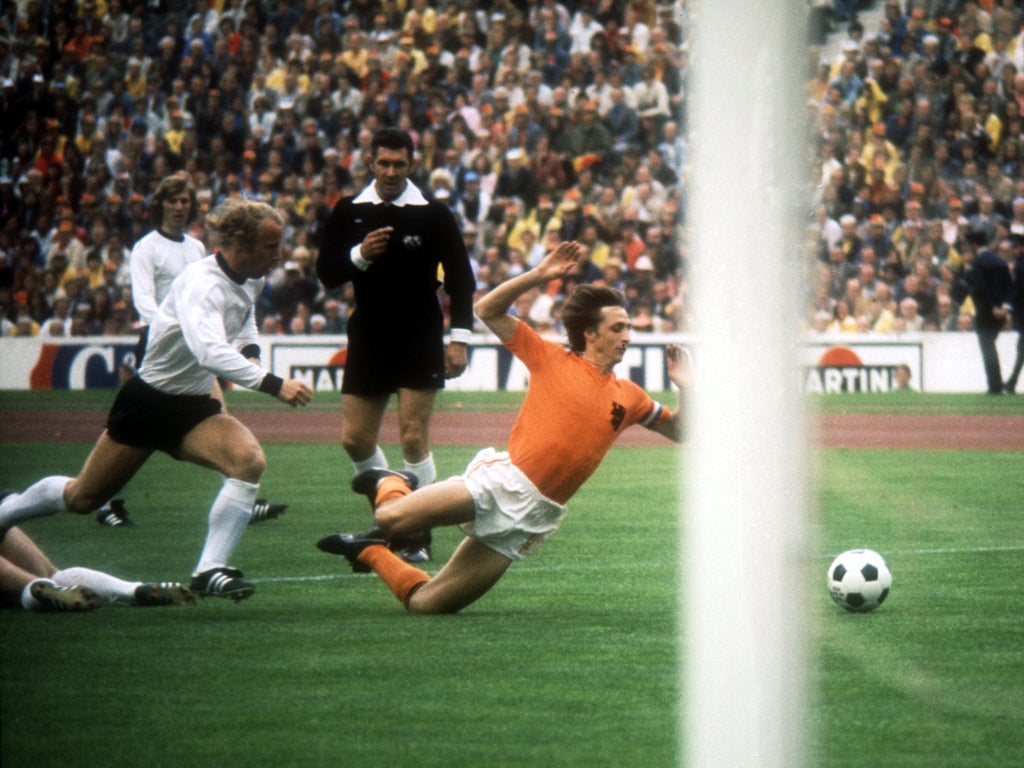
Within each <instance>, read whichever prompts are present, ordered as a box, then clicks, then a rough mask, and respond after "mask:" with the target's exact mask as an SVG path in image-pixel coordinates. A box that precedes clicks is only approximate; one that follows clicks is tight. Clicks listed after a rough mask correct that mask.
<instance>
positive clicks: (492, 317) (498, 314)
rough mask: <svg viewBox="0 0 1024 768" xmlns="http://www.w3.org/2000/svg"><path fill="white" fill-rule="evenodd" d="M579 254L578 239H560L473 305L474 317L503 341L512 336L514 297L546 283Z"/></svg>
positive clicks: (562, 272)
mask: <svg viewBox="0 0 1024 768" xmlns="http://www.w3.org/2000/svg"><path fill="white" fill-rule="evenodd" d="M579 257H580V244H579V243H577V242H563V243H559V244H558V247H556V248H555V249H554V250H552V251H549V252H548V253H547V254H546V255H545V256H544V258H543V259H541V261H540V263H539V264H538V265H537V266H536V267H534V268H533V269H531V270H528V271H527V272H523V273H522V274H521V275H517V276H516V277H513V278H512V279H511V280H507V281H505V282H504V283H501V284H500V285H498V286H497V287H496V288H494V290H492V291H491V292H490V293H488V294H487V295H485V296H484V297H483V298H481V299H480V300H479V301H477V303H476V304H475V305H474V306H473V309H474V310H476V315H477V317H479V318H480V320H481V321H482V322H483V323H484V325H486V326H487V327H488V328H489V329H490V330H491V332H492V333H494V335H495V336H497V337H498V339H499V340H500V341H501V342H502V343H503V344H504V343H506V342H508V341H510V340H511V339H512V336H513V335H514V334H515V332H516V327H517V326H518V325H519V319H518V318H516V317H513V316H512V315H510V314H509V313H508V311H509V309H510V308H511V307H512V305H513V304H514V303H515V301H516V299H518V298H519V297H520V296H522V295H523V294H524V293H526V292H527V291H528V290H530V289H531V288H537V287H539V286H542V285H545V284H546V283H547V282H548V281H549V280H554V279H556V278H559V277H562V276H564V275H566V274H567V273H568V272H569V270H571V269H572V268H573V266H574V265H575V264H576V262H577V261H578V260H579Z"/></svg>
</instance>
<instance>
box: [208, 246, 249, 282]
mask: <svg viewBox="0 0 1024 768" xmlns="http://www.w3.org/2000/svg"><path fill="white" fill-rule="evenodd" d="M214 256H215V257H216V258H217V265H218V266H219V267H220V268H221V271H222V272H223V273H224V274H225V275H227V276H228V277H229V278H230V279H231V282H233V283H235V284H236V285H243V284H244V283H245V280H246V278H245V275H240V274H238V273H237V272H235V270H233V269H232V268H231V266H230V265H229V264H228V262H227V259H225V258H224V256H223V255H221V252H220V251H217V252H216V253H215V254H214Z"/></svg>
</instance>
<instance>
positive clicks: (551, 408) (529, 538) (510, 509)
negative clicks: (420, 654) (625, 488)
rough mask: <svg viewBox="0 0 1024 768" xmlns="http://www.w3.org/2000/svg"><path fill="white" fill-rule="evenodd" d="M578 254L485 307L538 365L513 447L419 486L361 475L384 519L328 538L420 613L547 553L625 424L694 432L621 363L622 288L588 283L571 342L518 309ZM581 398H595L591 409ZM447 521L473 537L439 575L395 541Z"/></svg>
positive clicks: (451, 603) (484, 588)
mask: <svg viewBox="0 0 1024 768" xmlns="http://www.w3.org/2000/svg"><path fill="white" fill-rule="evenodd" d="M578 253H579V246H578V244H575V243H562V244H561V245H559V247H558V248H557V249H556V250H554V251H552V252H551V253H549V254H548V255H547V256H545V258H544V259H543V260H542V261H541V263H540V265H538V266H537V267H535V268H534V269H532V270H530V271H529V272H526V273H524V274H521V275H519V276H517V277H515V278H512V279H511V280H509V281H507V282H505V283H503V284H501V285H500V286H498V287H497V288H496V289H495V290H494V291H492V292H490V293H488V294H487V295H486V296H484V297H483V298H481V299H480V300H479V301H477V303H476V305H475V306H476V313H477V315H478V316H479V317H480V318H481V320H483V322H484V323H486V325H487V327H488V328H489V329H490V330H491V331H492V332H493V333H494V334H496V335H497V337H498V339H499V340H500V341H501V342H502V343H503V344H504V345H506V346H507V347H508V348H509V349H510V350H511V351H512V352H513V353H514V354H515V355H516V356H517V357H518V358H519V359H520V360H522V361H523V362H524V364H526V365H527V367H528V368H529V369H530V372H531V376H530V386H529V390H528V392H527V395H526V401H525V403H524V405H523V407H522V409H521V411H520V414H519V417H518V419H517V423H516V426H514V427H513V430H512V438H511V442H510V444H509V450H508V452H507V453H498V452H496V451H494V449H491V448H488V449H485V450H484V451H481V452H480V453H479V454H478V455H477V457H476V458H475V459H474V460H473V461H472V462H471V463H470V465H469V466H468V468H467V469H466V472H465V474H463V475H462V476H461V477H455V478H451V479H449V480H447V481H445V482H443V483H439V484H437V485H433V486H428V487H425V488H421V489H419V490H417V483H416V479H415V476H413V475H411V474H410V473H407V472H392V471H388V470H369V471H367V472H364V473H361V474H359V475H357V476H356V477H355V478H354V479H353V483H352V487H353V490H355V491H356V492H357V493H363V494H365V495H366V496H367V497H368V498H369V499H370V501H371V503H372V505H373V507H374V525H375V527H374V528H373V529H372V530H370V531H368V532H366V533H363V534H356V535H350V534H332V535H329V536H325V537H324V538H322V539H321V540H320V541H319V542H317V546H318V548H320V549H321V550H322V551H325V552H328V553H332V554H337V555H342V556H344V557H345V558H346V559H348V560H349V561H350V562H351V563H352V565H353V568H354V569H355V568H358V569H362V570H365V569H366V568H367V567H369V568H371V569H373V570H374V571H376V572H377V574H378V575H379V576H380V577H381V579H382V580H383V581H384V583H385V584H386V585H387V586H388V588H389V589H390V590H391V591H392V593H393V594H394V595H395V597H397V598H398V600H399V601H400V602H401V603H402V605H403V606H405V608H406V610H408V611H409V612H410V613H421V614H438V613H456V612H458V611H460V610H461V609H463V608H465V607H466V606H468V605H470V604H471V603H473V602H474V601H476V600H477V599H479V598H480V597H482V596H483V595H484V594H486V593H487V592H488V591H489V590H490V589H491V588H492V587H493V586H494V585H495V584H496V583H497V582H498V580H499V579H500V578H501V577H502V576H503V575H504V573H505V571H506V570H508V568H509V566H511V565H512V563H513V562H515V561H516V560H519V559H522V558H523V557H525V556H527V555H529V554H532V553H533V552H535V551H536V550H537V548H538V547H540V546H541V544H543V542H544V540H545V539H547V538H548V537H549V536H550V535H551V534H552V533H554V532H555V530H557V528H558V526H559V523H560V522H561V520H562V518H563V517H564V515H565V512H566V507H565V505H566V504H567V503H568V501H569V499H570V498H571V497H572V496H573V495H574V493H575V492H576V491H577V490H578V489H579V488H580V486H582V485H583V483H584V482H585V481H586V480H587V478H588V477H589V476H590V474H592V473H593V471H594V470H596V469H597V467H598V465H599V464H600V462H601V460H602V459H603V458H604V455H605V453H606V452H607V451H608V449H609V448H610V447H611V445H612V443H613V442H614V440H615V438H616V437H617V436H618V434H619V433H620V431H621V430H622V429H623V428H625V427H627V426H629V425H631V424H643V425H644V426H645V427H647V428H649V429H652V430H654V431H656V432H658V433H659V434H662V435H664V436H665V437H667V438H670V439H673V440H676V441H680V440H681V439H682V435H683V423H682V421H683V418H682V410H681V406H680V408H679V409H678V410H677V411H676V412H675V413H673V412H672V411H670V410H669V409H667V408H664V407H662V406H661V405H659V404H658V403H656V402H654V401H653V400H651V398H650V396H648V395H647V394H646V393H645V392H644V391H643V390H642V389H640V388H639V387H637V386H636V385H634V384H633V383H632V382H630V381H628V380H622V379H616V378H615V375H614V373H613V372H612V369H613V367H614V366H615V365H616V364H617V363H618V362H619V361H620V360H621V359H622V356H623V354H624V353H625V351H626V346H627V344H628V342H629V327H630V325H629V319H628V315H627V313H626V309H625V306H624V303H623V298H622V295H621V294H620V293H618V292H615V291H613V290H611V289H608V288H603V287H594V286H581V287H579V288H577V289H576V291H575V292H574V293H572V294H570V296H569V297H568V298H567V300H566V302H565V304H564V306H563V310H562V319H563V322H564V323H565V326H566V329H567V332H568V335H569V339H570V345H571V351H566V350H565V349H564V348H563V346H562V345H561V344H560V343H557V342H551V341H545V340H543V339H542V338H541V337H540V336H539V335H538V334H537V333H536V332H535V331H533V330H531V329H530V328H529V326H528V325H527V324H526V323H525V322H523V321H522V320H521V319H519V318H517V317H516V316H514V315H512V314H510V311H509V310H510V309H511V308H512V306H513V304H515V302H516V301H517V300H518V299H519V297H520V296H522V295H523V294H526V293H529V292H530V291H535V290H538V289H540V288H541V287H543V286H546V285H547V284H548V283H550V282H551V281H553V280H557V279H559V278H561V277H562V276H564V275H566V274H567V273H568V272H569V271H570V270H571V269H572V268H573V267H574V261H575V259H576V258H577V256H578ZM666 356H667V360H668V374H669V378H670V379H671V381H672V382H673V383H674V384H675V385H676V386H678V387H679V389H680V397H682V392H683V390H684V389H685V388H686V387H687V385H688V383H689V369H688V366H687V364H686V362H685V360H686V359H685V355H684V353H683V352H682V350H681V349H679V348H678V347H676V346H669V347H668V349H667V353H666ZM609 402H611V403H612V404H613V405H612V409H611V412H612V420H611V425H610V428H609V424H608V420H607V419H608V416H607V411H608V403H609ZM553 403H554V404H556V405H553ZM557 403H562V405H561V406H560V405H557ZM570 403H571V404H572V406H571V407H569V404H570ZM581 405H589V406H590V408H589V411H588V410H587V409H586V408H581V407H580V406H581ZM563 406H564V407H563ZM437 525H460V526H461V527H462V530H463V532H464V533H466V538H464V539H463V541H462V543H461V544H460V545H459V547H458V549H456V551H455V554H454V555H453V556H452V558H451V560H449V561H448V563H447V564H446V565H445V567H444V568H443V569H442V570H441V571H440V572H439V573H438V574H437V575H436V576H435V577H433V578H432V577H430V576H429V575H428V574H426V573H425V572H423V571H421V570H419V569H417V568H415V567H414V566H412V565H409V564H407V563H405V562H403V561H402V560H401V559H399V558H397V557H396V556H395V555H393V554H392V552H391V551H390V549H389V545H391V546H393V545H394V542H395V541H400V540H401V539H403V538H405V537H408V536H409V535H414V534H415V533H416V532H418V531H421V530H425V529H426V530H429V529H430V528H432V527H434V526H437Z"/></svg>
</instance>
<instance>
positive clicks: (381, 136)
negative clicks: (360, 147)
mask: <svg viewBox="0 0 1024 768" xmlns="http://www.w3.org/2000/svg"><path fill="white" fill-rule="evenodd" d="M381 147H384V148H385V149H395V150H402V149H404V150H406V152H408V153H409V161H410V162H411V161H412V158H413V155H414V154H415V153H416V145H415V144H413V141H412V136H410V135H409V134H408V133H406V132H405V131H403V130H402V129H401V128H381V129H380V130H379V131H377V132H376V133H375V134H373V139H372V140H371V141H370V154H371V155H373V156H374V157H376V156H377V150H378V149H380V148H381Z"/></svg>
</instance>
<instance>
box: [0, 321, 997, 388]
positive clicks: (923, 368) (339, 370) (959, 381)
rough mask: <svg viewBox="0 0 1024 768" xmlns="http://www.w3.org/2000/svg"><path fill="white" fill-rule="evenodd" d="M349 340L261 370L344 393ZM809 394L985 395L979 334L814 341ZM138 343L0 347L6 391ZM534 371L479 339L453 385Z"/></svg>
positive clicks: (276, 345)
mask: <svg viewBox="0 0 1024 768" xmlns="http://www.w3.org/2000/svg"><path fill="white" fill-rule="evenodd" d="M345 342H346V339H345V337H344V336H270V337H268V336H264V337H262V338H261V339H260V343H261V346H262V349H263V361H264V363H265V364H266V365H267V367H268V368H269V369H270V370H271V371H273V372H274V373H276V374H277V375H278V376H284V377H297V378H301V379H303V380H305V381H306V382H307V383H309V385H310V386H311V387H312V388H313V389H315V390H317V391H323V392H327V391H333V392H338V391H340V390H341V382H342V378H343V377H344V373H345ZM671 342H675V343H680V344H682V345H683V346H684V347H686V348H687V349H689V350H690V351H691V353H692V354H693V357H694V360H695V363H696V364H697V365H699V364H700V343H699V341H698V340H697V339H696V337H694V336H690V335H683V336H669V335H665V334H647V333H645V334H634V336H633V342H632V344H631V346H630V348H629V350H628V352H627V353H626V356H625V358H624V359H623V361H622V363H621V364H620V365H619V366H618V367H617V368H616V373H617V374H618V375H619V376H620V377H622V378H628V379H631V380H633V381H635V382H636V383H637V384H639V385H640V386H642V387H643V388H644V389H647V390H650V391H655V392H656V391H663V390H668V389H670V388H671V386H670V384H669V381H668V378H667V376H666V373H665V354H664V348H665V344H668V343H671ZM801 344H802V351H801V362H802V367H801V370H800V372H799V375H800V377H801V382H802V386H803V388H804V389H805V390H806V391H807V392H811V393H816V394H821V395H837V394H843V393H847V392H864V393H874V394H883V393H886V392H891V391H893V390H894V389H895V383H894V372H895V369H896V367H897V366H899V365H904V364H905V365H907V366H908V367H909V368H910V383H911V386H912V387H913V388H914V389H916V390H919V391H921V392H979V393H980V392H984V391H985V389H986V383H985V373H984V370H983V369H982V364H981V353H980V351H979V349H978V340H977V337H976V336H975V335H974V334H973V333H919V334H904V335H902V336H885V337H879V336H875V335H871V334H836V335H829V336H816V337H808V338H805V339H803V341H802V342H801ZM1016 345H1017V334H1016V333H1014V332H1006V333H1002V334H1000V336H999V342H998V349H999V356H1000V361H1001V363H1002V367H1003V373H1004V375H1006V374H1008V373H1009V371H1010V369H1011V367H1012V365H1013V361H1014V357H1015V354H1016ZM134 349H135V337H134V336H91V337H85V338H81V339H65V340H61V341H59V342H54V341H53V340H51V339H48V340H43V339H38V338H18V337H14V338H0V389H102V388H114V387H117V386H118V385H119V383H120V378H119V369H120V368H121V364H122V362H124V361H125V359H126V358H127V359H129V360H131V359H134V358H133V352H134ZM526 383H527V371H526V369H525V368H524V367H523V365H522V364H521V363H520V362H519V361H518V360H516V359H515V358H514V357H513V356H512V355H511V354H510V353H509V352H508V350H506V349H505V348H504V347H503V346H501V345H500V344H498V343H497V342H496V341H495V340H494V338H493V337H487V336H478V337H476V338H475V339H474V342H473V344H472V345H471V347H470V360H469V367H468V368H467V370H466V372H465V373H464V374H463V375H462V376H460V377H459V378H457V379H453V380H451V381H448V382H447V383H446V387H447V389H450V390H454V391H463V392H468V391H483V392H493V391H498V390H509V391H524V390H525V389H526Z"/></svg>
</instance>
